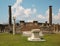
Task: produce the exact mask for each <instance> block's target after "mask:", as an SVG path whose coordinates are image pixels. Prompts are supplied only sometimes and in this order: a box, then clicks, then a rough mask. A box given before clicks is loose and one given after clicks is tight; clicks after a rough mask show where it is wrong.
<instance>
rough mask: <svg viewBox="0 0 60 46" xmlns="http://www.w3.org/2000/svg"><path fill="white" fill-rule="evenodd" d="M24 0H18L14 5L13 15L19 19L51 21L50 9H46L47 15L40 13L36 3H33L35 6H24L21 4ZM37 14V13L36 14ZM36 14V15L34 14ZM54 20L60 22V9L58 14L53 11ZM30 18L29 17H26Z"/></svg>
mask: <svg viewBox="0 0 60 46" xmlns="http://www.w3.org/2000/svg"><path fill="white" fill-rule="evenodd" d="M22 2H23V0H16V2H15V4H14V5H13V6H12V15H13V16H16V17H17V18H16V19H18V20H22V19H23V20H26V21H28V22H29V21H33V20H37V21H44V22H45V21H49V9H47V10H46V11H45V15H43V14H38V13H37V9H36V8H35V5H32V7H33V8H24V7H23V6H21V3H22ZM36 14H37V15H36ZM33 15H34V16H33ZM52 16H53V17H52V18H53V22H57V23H60V22H59V20H60V9H59V11H58V14H57V15H55V14H54V13H52ZM26 18H28V19H26Z"/></svg>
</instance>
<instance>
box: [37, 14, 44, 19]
mask: <svg viewBox="0 0 60 46" xmlns="http://www.w3.org/2000/svg"><path fill="white" fill-rule="evenodd" d="M37 18H40V19H45V17H44V16H43V15H41V14H40V15H38V16H37Z"/></svg>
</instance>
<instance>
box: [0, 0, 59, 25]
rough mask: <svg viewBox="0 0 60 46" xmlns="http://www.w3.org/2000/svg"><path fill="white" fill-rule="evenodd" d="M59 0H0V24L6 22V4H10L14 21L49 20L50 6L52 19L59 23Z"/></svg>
mask: <svg viewBox="0 0 60 46" xmlns="http://www.w3.org/2000/svg"><path fill="white" fill-rule="evenodd" d="M59 4H60V0H0V24H4V23H8V20H9V12H8V6H9V5H11V6H12V18H13V16H14V17H16V21H20V20H24V21H26V22H32V21H34V20H35V21H38V22H43V23H44V22H45V21H47V22H49V21H48V20H49V19H48V18H49V6H50V5H51V6H52V16H53V18H52V21H53V23H59V24H60V5H59Z"/></svg>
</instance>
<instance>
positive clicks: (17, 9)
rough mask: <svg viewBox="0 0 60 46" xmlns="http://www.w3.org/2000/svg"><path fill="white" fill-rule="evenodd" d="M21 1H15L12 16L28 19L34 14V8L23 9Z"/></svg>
mask: <svg viewBox="0 0 60 46" xmlns="http://www.w3.org/2000/svg"><path fill="white" fill-rule="evenodd" d="M21 3H22V0H16V3H15V4H14V5H13V6H12V15H13V16H16V17H19V16H20V17H29V16H31V15H32V14H35V13H36V9H35V8H33V9H32V8H24V7H23V6H21Z"/></svg>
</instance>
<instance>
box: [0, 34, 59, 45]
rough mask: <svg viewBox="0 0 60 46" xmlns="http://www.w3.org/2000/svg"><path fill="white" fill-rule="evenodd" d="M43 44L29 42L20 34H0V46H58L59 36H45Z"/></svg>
mask: <svg viewBox="0 0 60 46" xmlns="http://www.w3.org/2000/svg"><path fill="white" fill-rule="evenodd" d="M44 38H45V39H46V41H45V42H36V41H35V42H30V41H28V40H27V37H26V36H23V35H21V34H16V35H12V34H8V33H0V46H60V34H59V33H58V34H45V35H44Z"/></svg>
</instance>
